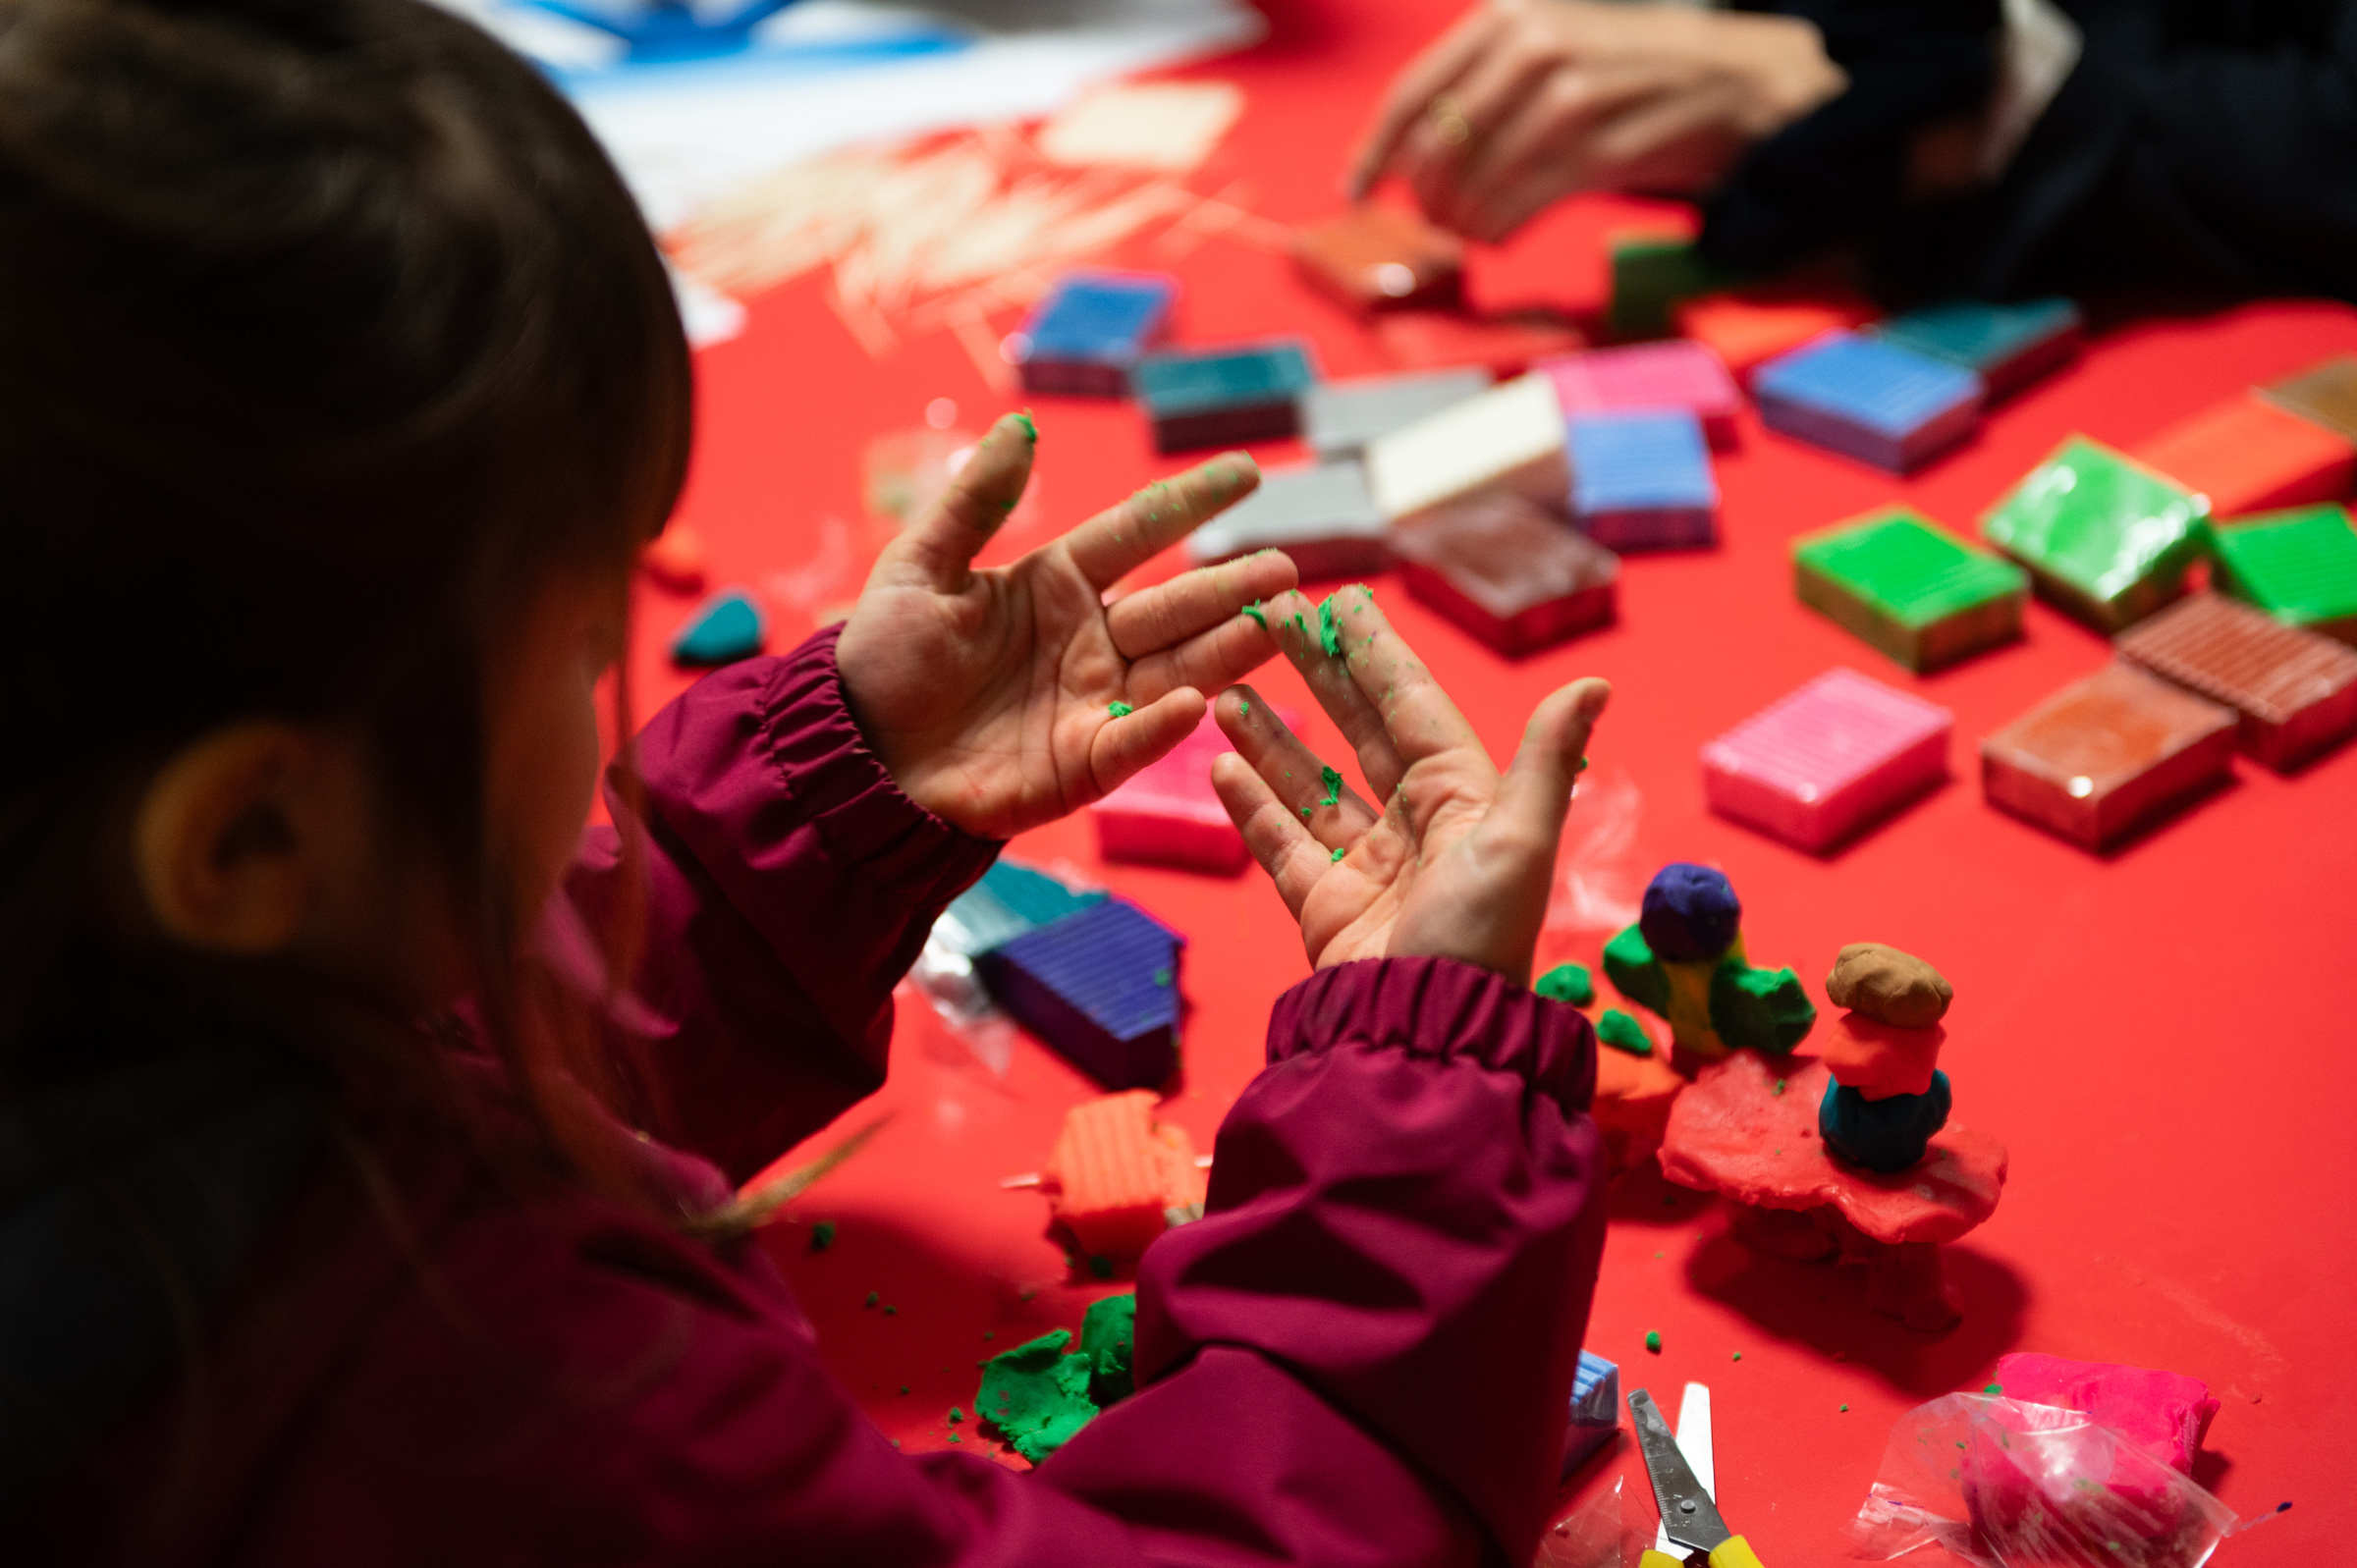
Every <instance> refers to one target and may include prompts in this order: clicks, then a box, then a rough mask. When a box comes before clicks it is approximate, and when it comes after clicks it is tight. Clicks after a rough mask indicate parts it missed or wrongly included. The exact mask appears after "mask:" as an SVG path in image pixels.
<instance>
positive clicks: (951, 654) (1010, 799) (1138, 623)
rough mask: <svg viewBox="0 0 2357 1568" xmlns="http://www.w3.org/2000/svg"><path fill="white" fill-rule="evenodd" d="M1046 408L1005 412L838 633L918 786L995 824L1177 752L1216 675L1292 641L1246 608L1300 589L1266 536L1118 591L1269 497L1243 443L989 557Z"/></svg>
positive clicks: (1054, 812)
mask: <svg viewBox="0 0 2357 1568" xmlns="http://www.w3.org/2000/svg"><path fill="white" fill-rule="evenodd" d="M1036 439H1037V437H1036V435H1035V434H1034V432H1033V430H1032V426H1031V421H1030V420H1029V418H1027V417H1026V416H1024V415H1021V414H1009V415H1008V416H1007V417H1006V418H1003V419H1001V420H1000V421H999V422H998V423H997V424H995V425H993V426H992V427H991V430H990V434H989V435H987V436H985V437H983V438H982V441H981V444H980V445H979V446H978V447H976V448H975V451H974V456H973V458H972V460H970V461H969V462H967V464H966V465H965V468H964V469H963V470H962V471H961V472H960V473H959V475H958V478H957V481H956V482H955V483H954V484H952V485H951V487H950V489H949V492H948V493H947V494H946V495H944V496H943V497H942V499H941V501H940V502H939V503H938V504H937V505H935V507H934V508H933V509H932V510H931V511H930V512H929V513H927V514H925V515H924V516H923V517H922V518H921V519H919V520H918V521H917V522H915V523H914V524H912V525H911V526H910V527H909V528H908V529H906V530H905V531H904V532H903V533H902V534H901V535H900V537H898V538H897V539H895V540H894V541H893V543H892V544H891V545H890V546H889V547H888V548H887V549H886V550H885V551H884V554H883V555H882V557H881V558H880V559H878V561H877V562H876V569H875V570H874V572H873V573H871V574H870V575H869V577H868V579H867V587H866V588H865V590H864V591H862V592H861V594H860V595H859V603H858V605H857V606H856V608H854V609H853V610H852V612H851V618H850V622H849V623H848V624H846V625H845V626H844V628H843V640H842V641H841V642H840V643H838V644H837V645H836V655H835V658H836V666H837V668H838V669H839V670H841V671H842V673H843V689H844V695H845V696H846V698H847V699H848V700H849V701H850V709H851V717H852V718H853V719H854V720H856V721H857V722H858V725H859V730H860V732H861V733H862V734H864V735H865V736H866V737H867V741H868V744H869V745H871V746H873V747H874V748H875V751H876V755H877V756H878V757H879V758H881V759H882V760H883V763H884V767H885V769H886V771H887V772H889V773H890V774H891V775H892V777H893V779H894V780H895V782H897V783H898V784H900V786H901V787H902V789H904V791H906V793H907V794H908V796H909V798H910V799H912V800H914V801H915V802H916V803H917V804H918V805H920V806H923V807H924V808H925V809H926V810H928V811H930V812H932V813H933V814H934V815H936V816H938V817H941V818H942V819H943V820H945V821H947V822H950V823H953V824H955V825H956V826H958V827H959V828H962V829H964V830H965V831H966V832H968V833H971V834H975V835H978V836H980V837H983V838H1007V837H1009V836H1011V835H1013V834H1016V833H1020V832H1021V831H1022V830H1023V829H1025V828H1035V827H1037V826H1039V825H1040V824H1041V823H1043V822H1052V821H1054V820H1055V819H1056V818H1058V817H1061V816H1064V815H1066V814H1067V813H1069V812H1071V811H1074V810H1076V809H1078V808H1079V807H1081V806H1084V805H1086V804H1088V802H1090V801H1092V800H1095V799H1097V798H1099V797H1100V796H1102V795H1104V794H1105V793H1106V792H1107V791H1109V790H1111V789H1113V788H1115V787H1116V786H1118V785H1119V784H1121V783H1122V782H1123V781H1124V780H1125V779H1127V778H1128V777H1129V776H1130V775H1131V774H1134V773H1136V772H1137V771H1138V770H1139V769H1140V768H1143V767H1144V766H1146V764H1148V763H1150V762H1152V761H1154V760H1155V759H1156V758H1157V757H1160V756H1162V755H1164V754H1165V753H1167V752H1168V751H1170V749H1171V748H1172V747H1173V746H1176V745H1177V744H1178V742H1179V741H1180V740H1182V739H1184V738H1185V737H1186V736H1187V734H1188V733H1190V732H1191V731H1192V730H1194V728H1195V726H1196V724H1198V723H1199V722H1200V721H1201V720H1202V717H1203V704H1204V699H1203V692H1204V690H1206V689H1210V690H1214V691H1216V690H1218V689H1219V688H1221V687H1223V686H1225V685H1227V684H1228V683H1229V682H1230V681H1233V680H1234V679H1235V678H1236V677H1237V676H1242V675H1244V674H1245V673H1246V672H1248V671H1250V670H1253V669H1256V668H1257V667H1258V666H1259V665H1260V664H1261V663H1262V662H1263V661H1264V660H1266V659H1267V658H1268V657H1269V656H1270V655H1271V654H1273V653H1275V652H1276V644H1275V643H1274V641H1272V640H1271V638H1270V635H1269V633H1268V631H1267V630H1265V629H1264V628H1263V627H1261V626H1260V625H1259V624H1258V623H1257V622H1254V621H1252V620H1251V619H1250V618H1249V617H1246V616H1243V615H1241V614H1239V613H1238V612H1239V611H1240V610H1241V609H1242V608H1243V607H1244V606H1245V605H1247V604H1249V603H1251V602H1252V601H1253V600H1255V599H1265V598H1268V597H1270V596H1271V595H1273V594H1279V593H1284V592H1286V591H1288V590H1289V589H1290V588H1291V587H1292V586H1293V583H1294V580H1295V574H1294V571H1293V564H1292V562H1290V561H1289V560H1288V559H1286V557H1285V556H1283V555H1281V554H1279V553H1277V552H1276V551H1264V552H1262V553H1261V554H1259V555H1256V556H1248V557H1246V558H1244V559H1243V560H1241V561H1233V562H1230V563H1228V564H1227V565H1225V566H1219V567H1207V568H1200V569H1198V570H1194V571H1189V572H1186V573H1185V574H1183V575H1181V576H1178V577H1174V578H1173V579H1171V580H1170V581H1169V582H1166V583H1162V584H1159V585H1157V586H1155V587H1151V588H1146V589H1143V590H1141V591H1139V592H1137V593H1133V594H1129V595H1126V596H1125V597H1123V598H1120V599H1117V600H1115V601H1114V602H1113V603H1112V604H1110V605H1108V604H1107V603H1106V602H1105V595H1106V591H1107V590H1108V589H1110V588H1111V587H1112V586H1113V584H1114V583H1115V582H1117V581H1119V580H1120V579H1121V577H1122V576H1123V575H1124V573H1126V572H1128V571H1129V570H1131V569H1132V568H1136V567H1137V566H1139V565H1141V564H1142V563H1144V562H1145V561H1146V560H1147V559H1148V558H1150V557H1151V556H1153V555H1154V554H1155V553H1156V552H1158V551H1160V550H1161V549H1162V548H1163V547H1164V546H1166V545H1169V544H1172V543H1175V542H1176V541H1177V540H1178V539H1180V538H1183V537H1184V536H1185V535H1186V534H1187V533H1189V532H1190V531H1192V530H1193V529H1194V528H1195V526H1196V525H1197V524H1199V523H1201V522H1203V521H1204V520H1205V519H1207V518H1209V517H1211V516H1213V515H1215V514H1218V513H1219V512H1221V511H1222V510H1224V509H1225V508H1227V507H1229V506H1230V505H1232V504H1233V503H1234V502H1236V501H1238V500H1240V499H1242V498H1243V497H1244V496H1246V495H1249V494H1250V493H1251V492H1252V490H1253V488H1254V487H1255V486H1257V485H1258V484H1259V483H1260V471H1259V470H1258V469H1257V468H1255V467H1254V466H1253V465H1252V460H1251V459H1249V458H1247V457H1245V456H1243V455H1242V454H1241V453H1229V454H1226V455H1224V456H1222V457H1218V458H1214V459H1212V460H1210V461H1209V462H1205V463H1202V464H1199V465H1198V466H1196V467H1194V468H1191V469H1189V470H1187V471H1186V472H1185V473H1182V474H1180V475H1178V477H1177V478H1176V479H1172V480H1169V481H1167V482H1163V483H1157V484H1151V485H1148V486H1147V487H1146V488H1145V489H1143V490H1140V491H1139V492H1138V493H1137V494H1136V495H1134V496H1131V497H1130V498H1129V499H1128V500H1127V501H1125V502H1124V503H1122V505H1120V506H1118V507H1115V508H1113V509H1112V510H1111V511H1108V512H1104V513H1100V514H1097V515H1096V516H1094V517H1091V518H1090V519H1089V520H1088V521H1086V522H1084V523H1082V524H1080V525H1079V526H1078V527H1077V528H1074V529H1073V530H1072V531H1071V532H1070V533H1068V534H1066V535H1065V536H1064V537H1063V538H1061V539H1058V540H1055V541H1054V542H1052V543H1049V544H1046V545H1042V546H1041V547H1040V548H1039V549H1037V550H1034V551H1032V552H1031V553H1030V554H1029V555H1027V556H1024V557H1023V558H1022V559H1021V560H1020V561H1017V562H1015V563H1014V565H1013V566H1008V567H996V568H990V569H988V570H977V569H975V568H974V566H973V559H974V556H975V555H976V554H977V553H978V552H980V550H981V549H982V547H983V546H984V545H985V544H987V543H988V542H989V541H990V536H991V535H992V534H993V533H995V532H997V531H998V528H999V525H1000V524H1001V523H1003V522H1005V521H1006V520H1007V514H1008V513H1010V512H1012V511H1013V510H1014V504H1015V502H1016V501H1017V500H1019V499H1021V497H1022V493H1023V484H1024V482H1025V481H1026V480H1027V479H1028V478H1029V477H1030V474H1031V457H1032V447H1033V443H1034V442H1035V441H1036Z"/></svg>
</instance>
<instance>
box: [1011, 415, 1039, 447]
mask: <svg viewBox="0 0 2357 1568" xmlns="http://www.w3.org/2000/svg"><path fill="white" fill-rule="evenodd" d="M1014 422H1015V423H1016V424H1018V425H1021V426H1022V427H1023V439H1024V440H1025V441H1028V442H1029V443H1031V445H1033V446H1035V447H1036V446H1038V445H1039V426H1038V425H1036V424H1033V423H1032V422H1031V410H1030V409H1028V408H1024V409H1021V410H1019V411H1017V412H1016V414H1015V416H1014Z"/></svg>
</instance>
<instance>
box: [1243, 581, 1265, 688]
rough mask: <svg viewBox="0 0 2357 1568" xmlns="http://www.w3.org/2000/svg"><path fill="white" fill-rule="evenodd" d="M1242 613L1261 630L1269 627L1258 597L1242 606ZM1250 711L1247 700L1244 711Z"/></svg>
mask: <svg viewBox="0 0 2357 1568" xmlns="http://www.w3.org/2000/svg"><path fill="white" fill-rule="evenodd" d="M1244 614H1245V615H1248V616H1250V617H1251V618H1252V619H1253V620H1255V621H1257V622H1260V629H1261V630H1263V631H1266V630H1268V629H1269V618H1268V614H1267V612H1265V611H1263V610H1262V609H1261V608H1260V601H1259V600H1258V599H1255V600H1253V601H1252V602H1251V603H1250V604H1248V605H1246V606H1244ZM1251 711H1252V705H1251V704H1250V703H1248V702H1247V703H1245V704H1244V712H1246V713H1250V712H1251Z"/></svg>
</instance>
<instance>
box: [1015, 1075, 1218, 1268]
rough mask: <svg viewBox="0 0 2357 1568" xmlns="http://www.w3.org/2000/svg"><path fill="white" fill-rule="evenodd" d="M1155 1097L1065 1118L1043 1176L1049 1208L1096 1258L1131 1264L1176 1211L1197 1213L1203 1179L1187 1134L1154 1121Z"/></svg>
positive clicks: (1096, 1103)
mask: <svg viewBox="0 0 2357 1568" xmlns="http://www.w3.org/2000/svg"><path fill="white" fill-rule="evenodd" d="M1154 1098H1155V1097H1154V1094H1153V1091H1151V1090H1147V1089H1132V1090H1130V1091H1129V1092H1128V1093H1126V1094H1119V1095H1107V1096H1106V1097H1105V1098H1104V1099H1102V1100H1091V1101H1088V1102H1086V1103H1084V1104H1082V1105H1077V1106H1074V1107H1073V1108H1071V1109H1070V1110H1068V1111H1066V1112H1065V1116H1064V1131H1063V1132H1062V1133H1061V1134H1059V1135H1058V1137H1057V1139H1056V1151H1055V1153H1054V1154H1052V1155H1050V1156H1049V1157H1048V1167H1047V1169H1046V1170H1044V1171H1042V1172H1041V1173H1040V1175H1041V1182H1042V1185H1043V1186H1052V1187H1053V1189H1054V1191H1053V1194H1052V1196H1051V1198H1050V1204H1051V1206H1052V1207H1053V1209H1054V1211H1055V1215H1056V1217H1057V1218H1058V1219H1060V1220H1062V1221H1063V1222H1064V1224H1065V1226H1066V1227H1067V1228H1068V1229H1069V1230H1070V1231H1071V1233H1072V1235H1073V1236H1074V1237H1075V1238H1077V1239H1078V1241H1079V1243H1080V1245H1081V1246H1082V1247H1083V1248H1085V1249H1086V1250H1087V1251H1088V1253H1089V1254H1090V1255H1091V1256H1092V1257H1102V1258H1115V1259H1130V1258H1135V1257H1137V1256H1138V1255H1139V1254H1140V1253H1142V1252H1144V1251H1145V1250H1146V1245H1147V1243H1149V1242H1151V1241H1152V1240H1153V1239H1154V1238H1155V1237H1156V1236H1159V1235H1161V1234H1162V1232H1163V1230H1164V1228H1165V1227H1166V1226H1167V1224H1168V1223H1169V1221H1168V1219H1167V1218H1166V1217H1165V1216H1166V1214H1167V1212H1168V1211H1170V1210H1173V1209H1199V1208H1200V1207H1201V1205H1202V1202H1203V1189H1204V1178H1203V1173H1202V1172H1201V1171H1199V1170H1197V1169H1196V1168H1195V1146H1194V1144H1193V1143H1192V1142H1191V1141H1190V1140H1189V1139H1188V1138H1187V1136H1186V1133H1185V1130H1184V1129H1182V1128H1179V1127H1175V1126H1172V1125H1170V1124H1168V1123H1166V1122H1159V1121H1156V1120H1155V1119H1154Z"/></svg>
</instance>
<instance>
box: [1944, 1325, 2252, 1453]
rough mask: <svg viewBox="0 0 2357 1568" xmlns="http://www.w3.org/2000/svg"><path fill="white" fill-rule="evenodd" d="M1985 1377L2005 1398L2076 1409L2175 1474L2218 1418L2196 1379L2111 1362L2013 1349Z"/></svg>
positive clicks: (2207, 1387) (2213, 1402) (2205, 1389)
mask: <svg viewBox="0 0 2357 1568" xmlns="http://www.w3.org/2000/svg"><path fill="white" fill-rule="evenodd" d="M1990 1380H1991V1381H1992V1382H1995V1383H1997V1384H1998V1385H1999V1386H2001V1388H2003V1389H2004V1393H2005V1397H2006V1398H2007V1399H2019V1400H2022V1401H2024V1402H2026V1403H2029V1404H2033V1405H2055V1406H2057V1407H2059V1408H2060V1409H2063V1410H2076V1411H2079V1412H2080V1413H2081V1414H2083V1415H2086V1416H2088V1417H2090V1418H2092V1419H2093V1420H2094V1421H2095V1422H2096V1423H2097V1424H2098V1425H2100V1426H2105V1427H2110V1429H2111V1430H2112V1431H2113V1432H2116V1433H2119V1434H2120V1435H2121V1436H2123V1437H2125V1438H2127V1439H2128V1440H2129V1441H2130V1442H2132V1443H2134V1444H2135V1445H2136V1446H2137V1447H2139V1448H2141V1449H2143V1450H2144V1451H2145V1452H2146V1453H2148V1454H2151V1455H2152V1456H2153V1457H2154V1458H2155V1459H2158V1460H2160V1461H2161V1462H2162V1463H2164V1464H2165V1465H2167V1466H2168V1467H2169V1468H2170V1469H2172V1470H2174V1471H2176V1472H2177V1473H2178V1474H2179V1475H2181V1476H2190V1475H2192V1474H2193V1456H2194V1454H2195V1453H2197V1452H2198V1451H2199V1450H2200V1449H2201V1446H2202V1434H2203V1433H2207V1432H2208V1431H2209V1430H2210V1418H2211V1417H2212V1416H2215V1415H2217V1414H2218V1401H2217V1400H2215V1399H2213V1398H2211V1397H2210V1385H2209V1384H2208V1383H2206V1382H2204V1381H2202V1380H2201V1379H2199V1378H2188V1377H2186V1376H2185V1375H2184V1374H2182V1373H2175V1372H2148V1371H2146V1370H2145V1369H2144V1368H2142V1367H2120V1366H2114V1365H2112V1364H2110V1363H2109V1362H2102V1361H2068V1360H2065V1359H2063V1358H2062V1357H2060V1356H2041V1355H2038V1354H2036V1353H2034V1352H2026V1351H2024V1352H2016V1353H2015V1354H2013V1355H2010V1356H2001V1357H1999V1358H1998V1362H1997V1373H1996V1376H1995V1377H1993V1378H1992V1379H1990Z"/></svg>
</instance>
